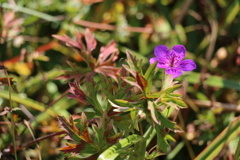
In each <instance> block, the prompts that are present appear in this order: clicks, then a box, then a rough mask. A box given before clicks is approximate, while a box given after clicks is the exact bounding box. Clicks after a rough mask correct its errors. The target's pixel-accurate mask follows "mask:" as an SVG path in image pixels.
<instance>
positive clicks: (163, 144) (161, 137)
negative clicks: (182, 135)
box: [156, 124, 169, 153]
mask: <svg viewBox="0 0 240 160" xmlns="http://www.w3.org/2000/svg"><path fill="white" fill-rule="evenodd" d="M156 131H157V148H158V149H160V150H161V151H163V152H164V153H167V150H168V147H169V144H168V141H167V139H166V138H165V137H166V135H167V133H166V131H165V130H164V129H163V128H162V127H161V126H159V125H157V124H156Z"/></svg>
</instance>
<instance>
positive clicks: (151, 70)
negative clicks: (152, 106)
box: [144, 62, 157, 94]
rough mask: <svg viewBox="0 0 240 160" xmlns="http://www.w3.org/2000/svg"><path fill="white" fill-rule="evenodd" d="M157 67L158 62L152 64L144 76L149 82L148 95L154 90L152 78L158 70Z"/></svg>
mask: <svg viewBox="0 0 240 160" xmlns="http://www.w3.org/2000/svg"><path fill="white" fill-rule="evenodd" d="M156 65H157V62H155V63H153V64H151V65H150V66H149V67H148V69H147V71H146V72H145V74H144V78H145V79H146V81H147V87H146V94H148V93H150V90H151V88H152V78H153V75H154V71H155V69H156Z"/></svg>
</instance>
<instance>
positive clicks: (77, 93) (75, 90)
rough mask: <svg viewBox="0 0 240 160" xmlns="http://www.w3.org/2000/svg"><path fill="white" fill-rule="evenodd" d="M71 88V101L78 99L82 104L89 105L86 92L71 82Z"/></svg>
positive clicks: (69, 96)
mask: <svg viewBox="0 0 240 160" xmlns="http://www.w3.org/2000/svg"><path fill="white" fill-rule="evenodd" d="M68 84H69V86H70V89H69V92H70V93H72V94H73V95H68V96H67V97H68V98H71V99H77V100H79V101H80V102H82V103H84V104H85V105H87V98H86V95H85V94H84V92H83V91H82V90H81V89H80V88H79V87H78V85H77V84H76V83H72V82H69V83H68Z"/></svg>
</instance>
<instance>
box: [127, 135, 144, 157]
mask: <svg viewBox="0 0 240 160" xmlns="http://www.w3.org/2000/svg"><path fill="white" fill-rule="evenodd" d="M145 153H146V140H144V141H139V142H137V143H136V144H135V145H134V147H133V151H132V152H131V155H130V157H129V159H135V160H145Z"/></svg>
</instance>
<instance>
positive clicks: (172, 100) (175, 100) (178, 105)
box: [161, 97, 188, 108]
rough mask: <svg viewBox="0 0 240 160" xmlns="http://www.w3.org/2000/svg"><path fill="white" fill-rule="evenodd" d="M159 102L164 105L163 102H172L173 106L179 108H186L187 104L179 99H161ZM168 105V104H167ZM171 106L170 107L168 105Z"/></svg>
mask: <svg viewBox="0 0 240 160" xmlns="http://www.w3.org/2000/svg"><path fill="white" fill-rule="evenodd" d="M161 102H163V103H165V102H172V103H173V104H175V105H176V106H177V107H179V108H188V106H187V104H186V103H184V102H183V101H182V100H181V99H179V98H173V97H170V98H162V100H161ZM169 105H170V104H169ZM170 106H171V105H170Z"/></svg>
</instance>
